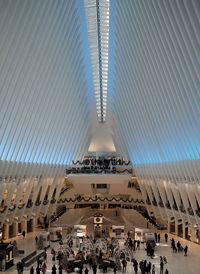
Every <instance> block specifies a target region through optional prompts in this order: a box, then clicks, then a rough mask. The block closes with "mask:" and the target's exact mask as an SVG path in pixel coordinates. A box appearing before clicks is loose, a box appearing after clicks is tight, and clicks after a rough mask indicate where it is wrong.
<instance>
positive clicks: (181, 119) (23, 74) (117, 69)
mask: <svg viewBox="0 0 200 274" xmlns="http://www.w3.org/2000/svg"><path fill="white" fill-rule="evenodd" d="M83 2H84V1H80V0H67V1H66V0H59V1H58V0H48V1H45V0H44V1H41V0H29V1H25V0H15V1H12V0H1V1H0V37H1V39H0V111H1V116H0V159H1V160H7V161H22V162H34V163H54V164H69V163H70V162H71V160H77V159H78V158H81V157H83V155H84V154H85V153H86V152H87V150H88V147H89V144H90V142H91V139H92V140H93V143H95V140H94V138H92V136H95V134H96V133H95V129H94V128H92V127H93V125H94V123H97V115H96V113H95V98H94V94H95V92H94V91H95V86H94V82H93V80H94V79H93V77H94V71H93V70H92V69H93V67H92V65H91V64H90V62H91V59H90V53H91V48H89V46H88V33H87V31H86V17H85V9H84V4H83ZM86 2H88V3H89V2H92V1H86ZM98 2H99V3H100V4H101V0H99V1H98ZM107 2H109V16H110V18H109V37H110V38H109V39H110V40H109V58H108V60H109V61H108V79H109V81H108V83H109V85H108V89H107V81H106V91H105V93H106V94H107V93H108V98H109V100H108V104H107V99H105V102H104V103H105V104H104V106H105V111H106V113H107V114H106V115H107V117H106V123H107V125H106V126H105V128H106V129H107V131H108V133H109V134H108V135H109V138H110V137H111V138H110V140H111V139H112V138H113V139H114V147H115V148H116V152H117V153H118V154H120V155H123V156H124V157H126V158H130V159H131V161H132V162H133V163H134V164H144V163H157V162H171V161H180V160H192V159H199V155H200V147H199V140H200V138H199V137H200V134H199V132H200V131H199V124H200V123H199V122H200V119H199V117H200V116H199V113H200V112H199V106H200V96H199V95H200V1H198V0H193V1H187V0H185V1H184V0H177V1H160V0H154V1H153V0H152V1H146V0H126V1H125V0H124V1H122V0H111V1H106V2H105V3H107ZM102 3H103V2H102ZM104 19H105V18H104ZM106 20H107V18H106ZM104 34H105V35H104ZM104 34H102V35H104V36H105V37H106V39H107V34H108V30H107V32H106V33H104ZM89 38H91V37H89ZM95 41H96V40H95ZM89 42H90V41H89ZM107 42H108V41H106V43H105V44H106V45H107ZM90 45H91V44H90ZM105 56H106V55H105ZM98 57H99V56H98ZM106 65H107V59H106ZM106 74H107V70H106ZM99 117H100V118H101V117H102V116H99ZM94 120H95V122H94ZM96 128H98V127H96ZM105 143H106V140H105ZM95 145H96V146H98V144H95Z"/></svg>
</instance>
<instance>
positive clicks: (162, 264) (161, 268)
mask: <svg viewBox="0 0 200 274" xmlns="http://www.w3.org/2000/svg"><path fill="white" fill-rule="evenodd" d="M163 271H164V263H163V260H161V261H160V274H163Z"/></svg>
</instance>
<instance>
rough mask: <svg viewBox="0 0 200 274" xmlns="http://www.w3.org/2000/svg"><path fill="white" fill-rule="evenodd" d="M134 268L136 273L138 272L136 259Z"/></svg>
mask: <svg viewBox="0 0 200 274" xmlns="http://www.w3.org/2000/svg"><path fill="white" fill-rule="evenodd" d="M133 268H134V271H135V274H136V273H137V272H138V262H137V261H136V260H134V263H133Z"/></svg>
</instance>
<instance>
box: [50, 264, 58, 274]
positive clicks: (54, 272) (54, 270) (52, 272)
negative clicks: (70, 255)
mask: <svg viewBox="0 0 200 274" xmlns="http://www.w3.org/2000/svg"><path fill="white" fill-rule="evenodd" d="M51 270H52V271H51V274H56V273H57V272H56V270H57V268H56V266H55V264H54V265H53V266H52V269H51Z"/></svg>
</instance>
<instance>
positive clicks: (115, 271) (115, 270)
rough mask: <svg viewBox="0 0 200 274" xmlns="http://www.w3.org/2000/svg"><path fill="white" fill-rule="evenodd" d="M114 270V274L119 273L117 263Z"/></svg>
mask: <svg viewBox="0 0 200 274" xmlns="http://www.w3.org/2000/svg"><path fill="white" fill-rule="evenodd" d="M113 272H114V274H116V273H117V266H116V265H115V266H114V268H113Z"/></svg>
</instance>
